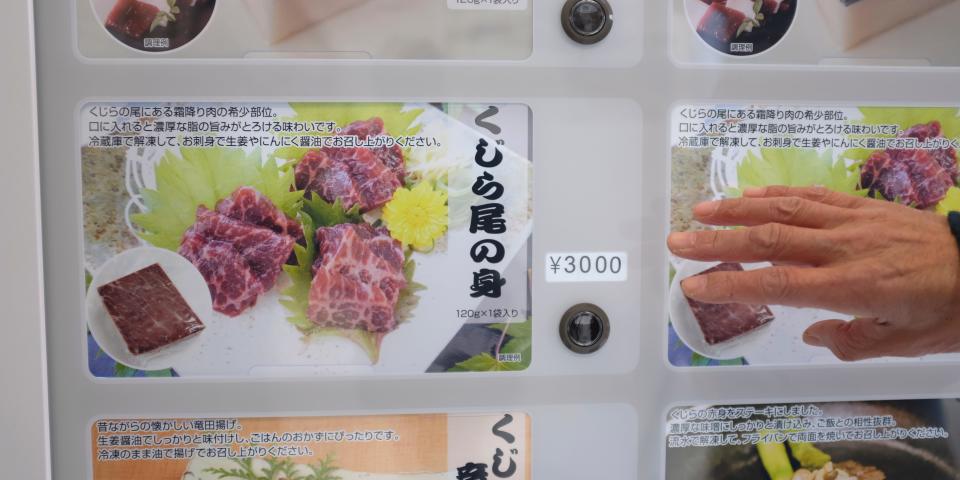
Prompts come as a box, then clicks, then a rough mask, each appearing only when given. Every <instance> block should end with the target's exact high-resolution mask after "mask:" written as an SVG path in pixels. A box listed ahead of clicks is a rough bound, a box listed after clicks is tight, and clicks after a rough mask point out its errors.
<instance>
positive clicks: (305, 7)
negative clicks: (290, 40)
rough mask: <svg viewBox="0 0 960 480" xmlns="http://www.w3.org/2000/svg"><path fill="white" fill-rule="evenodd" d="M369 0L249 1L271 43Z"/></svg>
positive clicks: (251, 11)
mask: <svg viewBox="0 0 960 480" xmlns="http://www.w3.org/2000/svg"><path fill="white" fill-rule="evenodd" d="M365 1H366V0H247V7H248V8H249V9H250V13H251V14H253V17H254V18H255V19H256V20H257V23H258V24H259V25H260V28H261V29H262V30H263V31H264V34H265V35H266V36H267V40H269V41H270V43H276V42H279V41H281V40H283V39H285V38H287V37H289V36H291V35H293V34H295V33H297V32H300V31H301V30H304V29H306V28H307V27H310V26H311V25H314V24H316V23H319V22H322V21H324V20H326V19H328V18H330V17H333V16H335V15H337V14H339V13H341V12H343V11H344V10H347V9H349V8H352V7H355V6H357V5H360V4H361V3H364V2H365Z"/></svg>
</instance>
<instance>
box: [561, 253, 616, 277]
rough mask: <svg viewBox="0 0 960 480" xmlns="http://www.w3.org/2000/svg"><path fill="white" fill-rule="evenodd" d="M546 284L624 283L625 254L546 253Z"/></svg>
mask: <svg viewBox="0 0 960 480" xmlns="http://www.w3.org/2000/svg"><path fill="white" fill-rule="evenodd" d="M546 279H547V282H551V283H552V282H625V281H627V254H626V252H571V253H548V254H547V261H546Z"/></svg>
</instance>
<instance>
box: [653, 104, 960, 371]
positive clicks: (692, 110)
mask: <svg viewBox="0 0 960 480" xmlns="http://www.w3.org/2000/svg"><path fill="white" fill-rule="evenodd" d="M958 115H960V109H957V108H955V107H894V106H861V107H858V106H808V105H793V106H786V105H779V106H774V105H680V106H677V107H676V108H675V109H674V110H673V118H672V121H671V126H672V143H671V152H672V153H671V157H672V159H671V198H670V201H671V218H670V223H671V230H672V231H676V232H688V231H701V230H711V229H717V228H724V229H725V228H728V227H714V226H710V225H704V224H701V223H700V222H698V221H697V220H696V219H694V218H693V214H692V212H693V207H694V205H696V204H698V203H700V202H703V201H708V200H719V199H730V198H737V197H740V196H741V195H742V194H743V191H744V190H745V189H748V188H756V187H767V186H776V185H786V186H795V187H804V186H820V187H826V188H829V189H830V190H833V191H835V192H840V193H844V194H848V195H851V196H855V197H865V198H866V197H872V198H875V199H880V200H884V201H890V202H897V203H900V204H903V205H907V206H910V207H912V208H917V209H923V210H929V211H934V212H938V213H941V214H944V215H945V214H946V212H948V211H951V210H956V209H957V208H958V207H960V203H958V202H960V188H958V186H957V180H958V176H957V172H958V165H957V148H958V147H960V116H958ZM670 265H671V268H670V289H669V294H668V295H669V298H668V299H667V302H668V308H669V316H670V331H669V337H670V338H669V340H668V342H669V344H668V355H669V358H670V363H671V364H673V365H675V366H706V365H728V366H730V365H737V366H739V365H814V364H832V363H840V360H839V359H838V358H836V357H835V356H834V355H833V354H832V353H831V352H830V351H829V350H827V349H825V348H820V347H815V346H810V345H808V344H806V343H805V342H804V341H803V339H802V337H803V333H804V331H805V330H807V328H809V327H810V326H811V325H814V324H815V323H817V322H820V321H825V320H832V319H837V318H841V319H842V318H849V317H848V316H845V315H841V314H838V313H835V312H831V311H828V310H819V309H813V308H791V307H782V306H775V305H770V306H767V305H743V304H736V303H734V304H726V305H719V306H718V305H712V304H706V303H703V302H699V301H697V300H693V299H691V298H688V297H687V296H686V295H685V294H684V291H683V289H682V288H681V286H680V284H681V282H682V281H683V280H685V279H688V278H691V277H694V276H697V275H700V274H704V273H711V272H718V271H738V270H753V269H759V268H763V267H769V266H771V264H770V263H769V262H768V263H717V262H712V263H711V262H702V261H693V260H688V259H684V258H680V257H678V256H675V255H671V256H670ZM916 353H919V354H920V355H919V356H918V358H915V359H910V360H899V361H909V362H924V361H957V360H960V356H958V355H956V354H942V352H941V351H938V350H936V349H929V350H927V351H920V352H916ZM890 361H894V360H893V359H890V358H881V359H874V360H865V362H890Z"/></svg>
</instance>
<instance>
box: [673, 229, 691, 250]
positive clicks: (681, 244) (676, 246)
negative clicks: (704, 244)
mask: <svg viewBox="0 0 960 480" xmlns="http://www.w3.org/2000/svg"><path fill="white" fill-rule="evenodd" d="M694 242H695V236H694V234H693V233H688V232H675V233H671V234H670V236H668V237H667V246H668V247H670V249H671V250H686V249H688V248H690V247H692V246H693V244H694Z"/></svg>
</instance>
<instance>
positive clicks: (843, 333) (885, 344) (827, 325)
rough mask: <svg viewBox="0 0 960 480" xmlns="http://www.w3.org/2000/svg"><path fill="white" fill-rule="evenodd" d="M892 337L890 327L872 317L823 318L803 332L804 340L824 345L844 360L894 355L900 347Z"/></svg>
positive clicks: (810, 343)
mask: <svg viewBox="0 0 960 480" xmlns="http://www.w3.org/2000/svg"><path fill="white" fill-rule="evenodd" d="M893 337H894V331H893V328H892V327H891V326H890V325H887V324H884V323H881V322H880V321H879V320H878V319H876V318H858V319H856V320H852V321H849V322H845V321H843V320H825V321H822V322H817V323H815V324H813V325H812V326H810V328H808V329H807V330H806V331H805V332H804V333H803V341H804V342H805V343H807V344H808V345H812V346H815V347H825V348H828V349H830V351H831V352H833V354H834V355H835V356H836V357H837V358H839V359H840V360H843V361H845V362H854V361H857V360H865V359H868V358H877V357H885V356H891V355H896V354H897V352H898V351H899V350H901V349H900V348H899V347H898V345H894V343H895V342H894V340H895V339H894V338H893Z"/></svg>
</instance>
